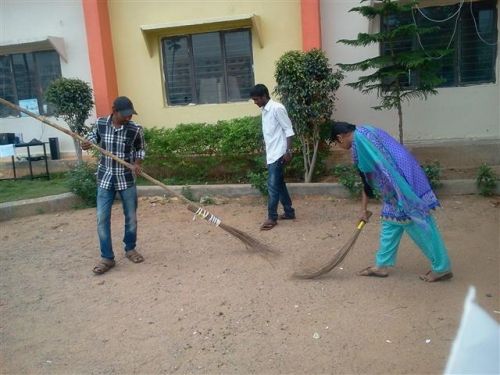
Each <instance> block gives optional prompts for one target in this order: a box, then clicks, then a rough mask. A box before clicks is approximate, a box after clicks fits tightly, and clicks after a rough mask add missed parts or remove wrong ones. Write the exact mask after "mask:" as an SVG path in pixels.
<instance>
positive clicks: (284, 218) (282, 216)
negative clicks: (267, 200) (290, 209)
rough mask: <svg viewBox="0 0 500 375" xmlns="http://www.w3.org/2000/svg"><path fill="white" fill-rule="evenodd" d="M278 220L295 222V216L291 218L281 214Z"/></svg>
mask: <svg viewBox="0 0 500 375" xmlns="http://www.w3.org/2000/svg"><path fill="white" fill-rule="evenodd" d="M278 219H280V220H295V215H293V216H289V215H287V214H281V215H280V216H278Z"/></svg>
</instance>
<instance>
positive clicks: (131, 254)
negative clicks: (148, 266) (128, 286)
mask: <svg viewBox="0 0 500 375" xmlns="http://www.w3.org/2000/svg"><path fill="white" fill-rule="evenodd" d="M125 256H126V257H127V258H128V259H129V260H130V261H131V262H133V263H142V262H144V257H143V256H142V255H141V254H139V253H138V252H137V251H136V250H129V251H126V252H125Z"/></svg>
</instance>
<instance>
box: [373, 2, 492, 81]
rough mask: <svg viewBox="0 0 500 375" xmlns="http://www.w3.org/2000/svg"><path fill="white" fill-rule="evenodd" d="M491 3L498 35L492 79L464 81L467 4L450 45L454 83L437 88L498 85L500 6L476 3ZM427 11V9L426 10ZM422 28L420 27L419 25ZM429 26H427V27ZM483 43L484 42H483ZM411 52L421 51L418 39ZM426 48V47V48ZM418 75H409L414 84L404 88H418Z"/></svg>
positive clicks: (413, 43)
mask: <svg viewBox="0 0 500 375" xmlns="http://www.w3.org/2000/svg"><path fill="white" fill-rule="evenodd" d="M489 2H491V4H492V8H490V9H491V10H492V11H493V21H492V22H493V25H494V27H495V30H494V31H496V33H493V34H494V35H496V43H497V44H496V45H495V46H491V47H492V48H493V50H494V51H493V53H492V54H491V55H492V57H491V61H490V69H491V73H492V74H491V77H492V78H491V79H490V80H488V79H483V80H477V81H474V82H464V79H463V75H462V70H461V61H462V58H463V57H462V53H463V51H462V48H463V41H462V36H463V33H464V27H465V26H464V24H463V18H462V14H463V12H470V8H469V7H470V4H469V3H467V2H465V3H464V5H463V7H462V9H461V10H460V14H459V15H457V16H456V17H460V19H459V20H458V25H457V30H456V34H455V36H454V40H453V42H452V44H451V45H450V48H453V52H452V60H453V62H452V66H453V82H452V83H451V84H446V83H444V84H440V85H438V86H437V88H453V87H468V86H475V85H483V84H496V83H497V79H498V77H497V74H496V64H497V60H498V39H499V38H498V13H499V12H498V5H497V2H495V1H493V0H483V1H481V0H479V1H476V2H475V3H476V4H480V3H484V4H487V3H489ZM447 5H449V4H436V5H432V6H426V8H434V7H436V8H437V7H444V6H447ZM424 9H425V8H424ZM416 16H418V14H416ZM420 17H421V16H420ZM476 22H477V19H476ZM417 24H419V23H418V19H417ZM419 26H420V25H419ZM426 26H427V25H426ZM380 30H386V29H385V26H384V17H380ZM474 31H475V33H476V35H477V30H474ZM481 43H482V42H481ZM411 45H412V47H411V50H412V51H415V50H417V49H420V48H421V47H420V45H419V43H418V41H417V39H416V37H413V38H412V40H411ZM424 47H425V46H424ZM379 53H380V56H384V44H383V43H380V47H379ZM418 79H419V77H418V75H417V76H415V75H413V74H412V72H410V75H407V80H409V81H410V82H412V83H411V84H404V87H407V88H415V87H416V84H415V82H418Z"/></svg>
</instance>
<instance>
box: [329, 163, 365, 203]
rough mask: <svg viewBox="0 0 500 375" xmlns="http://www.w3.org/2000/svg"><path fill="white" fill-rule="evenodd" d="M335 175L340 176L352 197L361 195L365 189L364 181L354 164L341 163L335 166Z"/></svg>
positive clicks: (341, 181)
mask: <svg viewBox="0 0 500 375" xmlns="http://www.w3.org/2000/svg"><path fill="white" fill-rule="evenodd" d="M333 174H334V176H336V177H338V179H339V182H340V183H341V184H342V185H343V186H344V187H345V188H346V189H347V190H349V193H350V194H351V197H359V196H360V195H361V190H362V189H363V182H362V181H361V177H360V176H359V173H358V171H357V169H356V167H355V166H354V165H352V164H351V165H349V164H339V165H336V166H335V167H334V168H333Z"/></svg>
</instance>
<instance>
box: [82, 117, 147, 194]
mask: <svg viewBox="0 0 500 375" xmlns="http://www.w3.org/2000/svg"><path fill="white" fill-rule="evenodd" d="M87 139H88V140H89V141H90V142H92V143H94V144H97V145H98V146H99V147H101V148H103V149H104V150H106V151H109V152H111V153H112V154H114V155H115V156H117V157H118V158H120V159H122V160H125V161H126V162H128V163H130V164H134V162H135V161H136V160H137V159H140V160H143V159H144V156H145V150H144V148H145V144H144V132H143V130H142V127H141V126H139V125H137V124H135V123H134V122H133V121H129V122H128V123H126V124H125V125H122V126H121V127H119V128H115V127H114V126H113V123H112V122H111V116H108V117H101V118H99V119H98V120H97V122H96V123H95V125H94V128H93V129H92V131H91V132H90V133H89V134H88V136H87ZM97 184H98V186H99V187H101V188H103V189H107V190H111V189H114V190H125V189H127V188H129V187H132V186H134V184H135V176H134V174H133V173H132V171H131V170H130V169H128V168H127V167H125V166H124V165H122V164H120V163H118V162H117V161H115V160H113V159H112V158H110V157H109V156H106V155H101V160H100V162H99V167H98V168H97Z"/></svg>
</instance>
